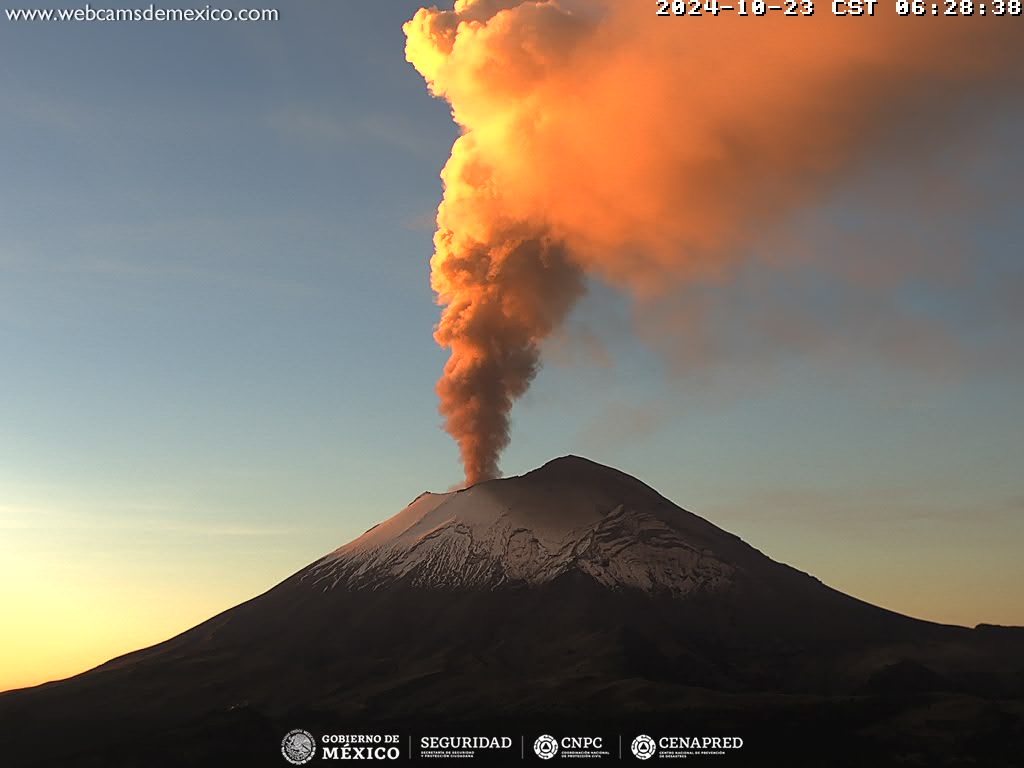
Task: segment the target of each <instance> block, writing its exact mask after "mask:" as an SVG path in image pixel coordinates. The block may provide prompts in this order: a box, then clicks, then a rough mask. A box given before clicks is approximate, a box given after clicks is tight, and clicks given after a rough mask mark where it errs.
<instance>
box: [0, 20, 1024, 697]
mask: <svg viewBox="0 0 1024 768" xmlns="http://www.w3.org/2000/svg"><path fill="white" fill-rule="evenodd" d="M417 8H418V4H417V3H407V2H398V1H397V0H394V1H389V2H387V3H365V4H360V5H356V4H352V3H336V4H326V3H313V2H308V0H302V1H301V2H290V3H289V4H288V5H287V6H285V7H283V8H282V9H281V19H280V21H278V22H276V23H265V24H240V25H232V24H202V23H193V24H149V25H145V24H136V25H131V26H123V25H116V24H50V25H45V24H35V25H32V24H24V23H23V24H12V23H9V22H7V21H6V20H4V19H0V170H2V175H0V179H2V180H0V356H2V359H3V360H4V372H3V376H2V377H0V615H3V617H4V622H3V624H4V627H3V632H2V633H0V690H3V689H7V688H14V687H20V686H24V685H31V684H36V683H39V682H43V681H46V680H50V679H57V678H61V677H66V676H68V675H71V674H75V673H77V672H80V671H83V670H85V669H87V668H89V667H91V666H94V665H96V664H98V663H101V662H103V661H105V660H107V659H109V658H111V657H113V656H116V655H119V654H121V653H125V652H128V651H131V650H134V649H136V648H139V647H142V646H145V645H149V644H152V643H155V642H159V641H161V640H164V639H166V638H168V637H170V636H172V635H174V634H177V633H178V632H181V631H183V630H185V629H187V628H189V627H191V626H193V625H194V624H196V623H199V622H200V621H202V620H204V619H206V618H209V617H210V616H212V615H214V614H216V613H219V612H220V611H222V610H225V609H227V608H229V607H231V606H233V605H235V604H237V603H238V602H241V601H243V600H246V599H248V598H250V597H253V596H255V595H257V594H259V593H261V592H263V591H265V590H267V589H269V588H270V587H272V586H273V585H274V584H276V583H278V582H279V581H281V580H283V579H284V578H285V577H287V576H288V575H290V574H291V573H293V572H295V571H297V570H299V569H300V568H302V567H303V566H305V565H306V564H308V563H310V562H312V561H313V560H315V559H317V558H318V557H320V556H321V555H322V554H324V553H326V552H328V551H330V550H332V549H334V548H336V547H337V546H339V545H341V544H343V543H345V542H346V541H348V540H350V539H351V538H354V537H355V536H357V535H358V534H360V533H362V532H363V531H364V530H366V529H367V528H369V527H370V526H372V525H373V524H375V523H376V522H378V521H379V520H381V519H383V518H386V517H388V516H390V515H391V514H394V513H395V512H397V511H398V510H399V509H401V508H402V507H403V506H404V505H405V504H406V503H408V502H409V501H410V500H412V499H413V498H414V497H415V496H417V495H418V494H419V493H420V492H421V491H423V490H427V489H429V490H444V489H446V488H448V487H450V486H451V485H452V484H453V483H457V482H458V481H459V479H460V478H461V473H462V469H461V466H460V464H459V460H458V451H457V449H456V446H455V444H454V443H453V442H452V440H451V438H450V437H449V436H448V435H447V434H446V433H445V432H444V431H443V429H442V428H441V417H440V416H439V415H438V413H437V401H436V397H435V394H434V384H435V382H436V380H437V377H438V375H439V373H440V371H441V368H442V367H443V365H444V362H445V359H446V354H445V352H444V351H443V350H441V349H439V348H438V347H437V346H436V344H435V343H434V341H433V339H432V337H431V334H432V331H433V327H434V325H435V323H436V322H437V317H438V308H437V307H436V306H435V304H434V301H433V295H432V293H431V290H430V283H429V265H428V261H429V258H430V255H431V253H432V251H433V244H432V235H433V229H434V216H435V212H436V209H437V206H438V203H439V201H440V199H441V193H442V188H441V182H440V180H439V178H438V174H439V172H440V170H441V168H442V166H443V165H444V163H445V162H446V160H447V158H448V154H449V151H450V149H451V145H452V142H453V141H454V140H455V138H456V137H457V136H458V129H457V127H456V126H455V125H454V124H453V122H452V119H451V115H450V112H449V107H448V105H447V104H446V103H445V102H443V101H441V100H439V99H434V98H431V96H430V95H429V94H428V92H427V90H426V88H425V87H424V83H423V79H422V78H421V76H420V75H419V74H418V73H417V72H416V71H415V70H414V69H413V68H412V67H411V66H410V65H409V64H408V63H407V62H406V61H405V56H404V53H403V48H404V44H405V38H404V35H403V33H402V24H403V22H405V21H406V20H407V19H409V18H411V17H412V15H413V14H414V13H415V11H416V9H417ZM1019 107H1020V104H1019V102H1018V103H1017V104H1014V103H1012V102H1011V103H1004V104H1002V105H1001V106H1000V107H999V108H987V109H986V111H985V112H983V113H981V114H978V113H975V112H974V111H972V110H971V109H970V108H969V105H968V107H965V108H964V109H965V111H964V113H963V114H958V115H954V116H952V117H950V118H949V131H948V135H945V136H944V138H943V141H942V143H941V144H940V145H938V146H935V147H931V148H929V149H921V153H920V156H915V158H914V162H912V163H911V162H907V161H906V160H907V158H906V157H905V156H904V155H903V154H901V153H905V152H906V151H907V150H906V147H905V146H901V145H898V144H890V145H886V144H884V143H883V144H880V145H879V147H878V153H879V156H880V158H881V161H880V162H875V163H870V164H865V170H864V172H863V173H860V174H854V175H853V176H852V177H851V179H850V180H849V181H848V182H847V183H845V184H844V185H843V186H842V188H837V189H834V190H831V191H830V192H829V193H828V194H825V195H822V196H821V197H820V198H819V199H816V200H814V201H813V203H812V204H809V205H807V206H805V207H803V208H802V209H801V211H800V212H799V214H798V215H796V216H794V217H792V219H791V220H789V221H787V222H786V226H785V227H784V228H782V229H780V231H779V232H775V233H773V234H772V236H771V237H766V238H765V241H764V242H762V243H755V244H754V245H752V246H750V247H751V249H752V253H751V255H750V256H751V257H750V259H749V261H747V262H746V263H745V265H744V266H743V268H742V269H741V270H739V272H738V274H736V275H734V276H733V277H732V278H731V279H729V280H728V281H713V280H712V281H708V282H707V283H702V284H696V285H692V286H690V287H688V289H687V290H686V292H685V294H682V295H677V296H674V297H673V298H672V299H671V300H664V301H660V302H657V303H655V304H653V305H649V306H644V307H638V306H637V303H636V301H635V300H631V299H629V298H628V297H626V296H625V295H623V294H622V293H621V292H620V291H617V290H615V289H614V288H612V287H610V286H608V285H604V284H602V283H601V282H599V281H598V280H596V279H591V282H590V284H589V286H588V294H587V296H586V297H585V298H583V299H582V300H581V301H580V302H579V303H578V304H577V306H576V307H575V308H574V310H573V312H572V314H571V315H570V317H569V319H568V321H567V323H566V325H565V327H564V328H563V329H562V330H561V331H559V332H558V333H557V334H556V335H555V336H554V337H553V338H552V339H550V340H549V342H548V343H547V344H546V347H545V355H544V368H543V370H542V371H541V373H540V375H539V376H538V378H537V380H536V381H535V383H534V385H533V387H532V388H531V389H530V391H529V392H528V393H527V394H526V395H525V397H524V398H523V399H522V400H521V401H520V402H519V403H518V404H517V405H516V407H515V410H514V412H513V421H512V442H511V446H510V447H509V449H508V450H507V451H506V452H505V454H504V457H503V460H502V468H503V470H504V471H505V473H506V474H519V473H522V472H525V471H528V470H529V469H531V468H534V467H536V466H538V465H540V464H542V463H544V462H545V461H547V460H549V459H550V458H553V457H555V456H559V455H564V454H567V453H575V454H580V455H584V456H587V457H589V458H592V459H594V460H596V461H601V462H604V463H607V464H611V465H613V466H616V467H618V468H620V469H622V470H624V471H626V472H629V473H631V474H633V475H635V476H637V477H639V478H640V479H642V480H644V481H645V482H647V483H648V484H650V485H652V486H653V487H655V488H656V489H658V490H659V491H660V492H661V493H662V494H664V495H665V496H667V497H669V498H671V499H672V500H674V501H675V502H677V503H678V504H680V505H681V506H683V507H685V508H687V509H689V510H691V511H693V512H695V513H697V514H699V515H701V516H703V517H705V518H707V519H709V520H711V521H712V522H714V523H715V524H717V525H719V526H721V527H723V528H725V529H727V530H729V531H732V532H734V533H736V534H738V535H739V536H741V537H742V538H743V539H745V540H746V541H748V542H749V543H751V544H752V545H753V546H755V547H757V548H758V549H760V550H762V551H763V552H765V553H767V554H769V555H770V556H771V557H773V558H775V559H777V560H780V561H783V562H787V563H789V564H791V565H793V566H795V567H797V568H799V569H800V570H804V571H807V572H810V573H812V574H814V575H815V576H817V577H819V578H820V579H822V580H823V581H824V582H825V583H827V584H829V585H831V586H833V587H836V588H837V589H840V590H842V591H845V592H848V593H850V594H852V595H855V596H856V597H859V598H862V599H865V600H868V601H870V602H873V603H876V604H879V605H882V606H884V607H886V608H890V609H893V610H897V611H900V612H903V613H907V614H910V615H913V616H917V617H920V618H925V619H930V620H934V621H941V622H950V623H958V624H965V625H974V624H977V623H979V622H989V623H1001V624H1024V600H1021V589H1022V587H1024V561H1022V560H1021V558H1020V557H1019V552H1020V550H1021V548H1022V546H1024V481H1022V480H1021V477H1024V473H1022V472H1021V456H1022V455H1024V407H1022V405H1021V401H1020V393H1021V391H1024V390H1022V386H1021V385H1022V383H1024V370H1022V360H1021V356H1020V349H1021V342H1022V341H1024V312H1022V311H1021V306H1022V304H1021V301H1020V296H1021V290H1022V289H1024V257H1022V253H1021V245H1020V244H1021V242H1022V241H1024V221H1022V219H1021V217H1020V215H1019V214H1020V200H1021V193H1022V192H1024V189H1022V179H1024V175H1022V171H1024V148H1022V147H1021V145H1020V142H1019V136H1020V133H1021V129H1022V127H1024V117H1022V112H1021V110H1020V108H1019ZM911 146H913V143H912V142H911ZM886 153H890V154H886ZM780 232H781V234H780ZM794 253H795V254H798V255H800V254H807V255H810V256H813V258H810V257H808V258H806V259H805V258H795V259H794V258H787V259H785V264H784V266H782V267H779V266H777V265H778V262H779V261H780V259H781V255H782V254H787V255H790V256H791V255H792V254H794ZM893 274H895V275H896V278H895V279H894V278H893ZM694 307H699V308H700V310H701V311H700V316H699V319H698V320H693V321H691V322H683V321H682V320H681V321H680V322H665V318H666V317H667V318H673V317H679V318H683V319H686V318H692V315H691V312H692V309H693V308H694ZM668 329H675V330H674V331H673V332H670V330H668Z"/></svg>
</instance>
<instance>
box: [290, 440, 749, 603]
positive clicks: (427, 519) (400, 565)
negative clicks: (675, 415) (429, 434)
mask: <svg viewBox="0 0 1024 768" xmlns="http://www.w3.org/2000/svg"><path fill="white" fill-rule="evenodd" d="M737 542H738V539H736V537H734V536H732V535H731V534H728V533H726V532H724V531H721V530H720V529H718V528H715V527H714V526H713V525H711V524H710V523H707V522H706V521H704V520H702V519H701V518H699V517H697V516H696V515H692V514H691V513H689V512H686V511H684V510H682V509H680V508H679V507H676V506H675V505H674V504H672V503H671V502H669V501H667V500H666V499H664V498H663V497H662V496H660V495H659V494H657V493H656V492H655V491H654V490H652V489H651V488H649V487H647V486H646V485H644V484H643V483H640V482H639V481H638V480H635V479H634V478H631V477H629V476H628V475H625V474H623V473H620V472H618V471H616V470H613V469H610V468H608V467H604V466H601V465H599V464H595V463H593V462H590V461H587V460H586V459H580V458H577V457H573V456H569V457H564V458H562V459H556V460H555V461H552V462H549V463H548V464H545V465H544V466H543V467H541V468H540V469H538V470H535V471H534V472H530V473H528V474H526V475H523V476H521V477H515V478H509V479H503V480H492V481H489V482H485V483H480V484H478V485H475V486H473V487H471V488H468V489H466V490H461V491H454V492H451V493H442V494H435V493H424V494H422V495H420V496H419V497H418V498H417V499H415V500H414V501H413V502H412V503H411V504H410V505H409V506H407V507H406V508H405V509H403V510H402V511H401V512H399V513H398V514H397V515H395V516H394V517H391V518H389V519H388V520H386V521H384V522H383V523H381V524H380V525H377V526H374V527H373V528H371V529H370V530H369V531H367V532H366V533H365V534H363V535H362V536H360V537H359V538H357V539H355V540H354V541H352V542H350V543H348V544H346V545H345V546H343V547H341V548H340V549H338V550H336V551H334V552H332V553H331V554H329V555H327V556H326V557H325V558H323V559H321V560H320V561H318V562H317V563H314V564H313V565H312V566H310V568H309V569H308V570H307V571H306V573H305V574H303V579H311V580H312V581H313V582H314V583H316V584H317V585H318V586H319V585H322V586H323V588H325V589H330V588H333V587H336V586H339V585H341V586H345V587H348V588H371V589H379V588H381V587H382V586H385V585H389V584H394V583H396V582H399V581H401V582H404V583H410V584H413V585H416V586H434V587H459V588H463V587H480V586H485V587H496V586H500V585H507V584H517V583H518V584H529V585H536V584H542V583H545V582H548V581H551V580H552V579H554V578H556V577H558V576H560V575H562V574H564V573H566V572H568V571H571V570H574V569H575V570H576V571H579V572H581V573H584V574H587V575H589V576H590V577H592V578H593V579H594V580H595V581H597V582H598V583H600V584H603V585H605V586H607V587H613V588H618V587H632V588H637V589H642V590H657V591H665V590H667V591H669V592H672V593H674V594H678V595H685V594H688V593H691V592H693V591H695V590H708V589H717V588H720V587H722V586H723V585H726V584H728V583H730V582H731V581H732V579H733V576H734V571H735V569H734V567H733V565H731V564H729V563H728V562H726V561H725V560H724V559H722V557H721V550H722V549H726V550H728V549H729V548H730V547H732V548H735V546H736V543H737ZM744 546H745V545H744ZM751 551H753V550H751Z"/></svg>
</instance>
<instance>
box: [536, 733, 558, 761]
mask: <svg viewBox="0 0 1024 768" xmlns="http://www.w3.org/2000/svg"><path fill="white" fill-rule="evenodd" d="M533 751H534V752H536V753H537V757H539V758H540V759H541V760H550V759H551V758H552V757H554V756H555V755H557V754H558V742H557V741H555V737H554V736H548V735H547V734H546V733H545V734H544V735H543V736H538V737H537V740H536V741H535V742H533Z"/></svg>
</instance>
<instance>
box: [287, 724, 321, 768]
mask: <svg viewBox="0 0 1024 768" xmlns="http://www.w3.org/2000/svg"><path fill="white" fill-rule="evenodd" d="M281 754H282V755H284V759H285V760H287V761H288V762H289V763H291V764H292V765H304V764H305V763H308V762H309V761H310V760H312V759H313V755H315V754H316V741H315V740H314V739H313V734H311V733H310V732H309V731H304V730H302V729H301V728H296V729H295V730H292V731H288V733H287V734H286V735H285V737H284V739H282V740H281Z"/></svg>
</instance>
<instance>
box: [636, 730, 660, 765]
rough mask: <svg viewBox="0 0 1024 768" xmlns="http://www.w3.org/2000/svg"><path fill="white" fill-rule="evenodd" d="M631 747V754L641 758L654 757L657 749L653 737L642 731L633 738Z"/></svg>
mask: <svg viewBox="0 0 1024 768" xmlns="http://www.w3.org/2000/svg"><path fill="white" fill-rule="evenodd" d="M632 749H633V754H634V755H635V756H636V757H638V758H640V759H641V760H646V759H648V758H650V757H654V753H655V752H657V751H658V747H657V746H656V745H655V743H654V739H652V738H651V737H650V736H647V735H646V734H643V733H641V734H640V735H639V736H637V737H636V738H635V739H633V745H632Z"/></svg>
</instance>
